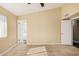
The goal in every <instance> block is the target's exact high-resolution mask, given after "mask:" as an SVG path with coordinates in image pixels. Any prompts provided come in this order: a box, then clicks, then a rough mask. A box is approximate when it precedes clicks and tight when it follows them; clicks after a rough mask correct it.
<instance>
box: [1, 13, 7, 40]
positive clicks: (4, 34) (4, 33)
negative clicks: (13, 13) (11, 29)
mask: <svg viewBox="0 0 79 59" xmlns="http://www.w3.org/2000/svg"><path fill="white" fill-rule="evenodd" d="M4 37H7V17H6V16H4V15H1V14H0V38H4Z"/></svg>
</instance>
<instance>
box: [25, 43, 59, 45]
mask: <svg viewBox="0 0 79 59" xmlns="http://www.w3.org/2000/svg"><path fill="white" fill-rule="evenodd" d="M27 45H61V43H27Z"/></svg>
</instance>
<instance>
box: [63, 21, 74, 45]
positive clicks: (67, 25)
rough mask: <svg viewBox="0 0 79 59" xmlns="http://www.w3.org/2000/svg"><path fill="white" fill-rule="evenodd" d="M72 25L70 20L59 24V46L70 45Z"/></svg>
mask: <svg viewBox="0 0 79 59" xmlns="http://www.w3.org/2000/svg"><path fill="white" fill-rule="evenodd" d="M72 35H73V34H72V24H71V21H70V20H64V21H62V22H61V44H64V45H72V42H73V41H72V40H73V39H72Z"/></svg>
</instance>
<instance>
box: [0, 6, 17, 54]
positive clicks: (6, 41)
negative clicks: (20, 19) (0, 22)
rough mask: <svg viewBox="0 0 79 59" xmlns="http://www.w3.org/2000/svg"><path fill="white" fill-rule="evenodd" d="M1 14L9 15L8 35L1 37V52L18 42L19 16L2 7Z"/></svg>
mask: <svg viewBox="0 0 79 59" xmlns="http://www.w3.org/2000/svg"><path fill="white" fill-rule="evenodd" d="M0 14H3V15H5V16H7V25H8V29H7V30H8V36H7V37H6V38H0V53H1V52H3V51H4V50H6V49H7V48H8V47H10V46H12V45H13V44H15V43H16V19H17V17H16V16H14V15H13V14H11V13H10V12H8V11H7V10H5V9H4V8H1V7H0Z"/></svg>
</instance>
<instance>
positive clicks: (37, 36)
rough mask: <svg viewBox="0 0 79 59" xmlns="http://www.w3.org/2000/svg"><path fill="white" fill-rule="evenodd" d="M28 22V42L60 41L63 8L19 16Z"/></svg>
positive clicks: (52, 42) (50, 42)
mask: <svg viewBox="0 0 79 59" xmlns="http://www.w3.org/2000/svg"><path fill="white" fill-rule="evenodd" d="M18 19H19V20H23V19H26V20H27V23H28V42H27V43H28V44H58V43H60V21H61V8H55V9H51V10H47V11H42V12H38V13H32V14H28V15H23V16H19V17H18Z"/></svg>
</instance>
